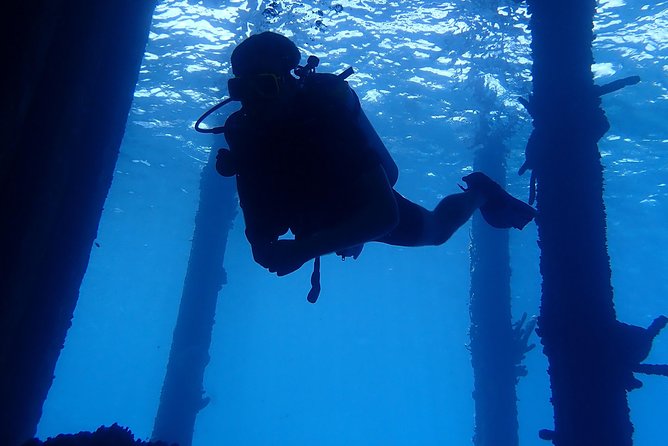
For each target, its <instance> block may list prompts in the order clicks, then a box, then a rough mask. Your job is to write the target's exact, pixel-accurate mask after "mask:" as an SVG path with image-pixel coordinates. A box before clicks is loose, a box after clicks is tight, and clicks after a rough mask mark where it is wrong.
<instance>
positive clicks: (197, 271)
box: [152, 150, 237, 446]
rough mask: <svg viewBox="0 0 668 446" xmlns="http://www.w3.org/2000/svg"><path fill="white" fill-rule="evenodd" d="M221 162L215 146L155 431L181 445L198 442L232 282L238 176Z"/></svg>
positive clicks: (206, 173)
mask: <svg viewBox="0 0 668 446" xmlns="http://www.w3.org/2000/svg"><path fill="white" fill-rule="evenodd" d="M215 165H216V151H215V150H212V152H211V156H210V159H209V162H208V164H207V165H206V166H205V167H204V169H203V170H202V178H201V182H200V202H199V209H198V210H197V216H196V217H195V231H194V234H193V242H192V248H191V250H190V260H189V262H188V271H187V273H186V278H185V281H184V285H183V294H182V296H181V305H180V307H179V314H178V317H177V321H176V327H175V328H174V335H173V338H172V348H171V350H170V353H169V362H168V364H167V373H166V375H165V381H164V384H163V387H162V394H161V397H160V406H159V407H158V413H157V416H156V418H155V424H154V427H153V434H152V438H153V439H154V440H162V441H165V442H168V443H178V444H179V446H190V445H191V444H192V438H193V431H194V429H195V419H196V417H197V413H198V412H199V411H200V410H201V409H202V408H204V407H205V406H206V405H207V403H208V398H205V397H204V384H203V381H204V370H205V368H206V366H207V364H208V363H209V347H210V345H211V331H212V330H213V325H214V318H215V314H216V303H217V301H218V292H219V291H220V289H221V288H222V286H223V284H224V283H226V275H225V269H224V268H223V260H224V258H225V247H226V246H227V237H228V234H229V231H230V229H231V228H232V223H233V222H234V218H235V217H236V214H237V200H236V198H235V195H236V186H235V182H234V180H233V179H230V178H223V177H221V176H220V175H218V173H217V172H216V169H215Z"/></svg>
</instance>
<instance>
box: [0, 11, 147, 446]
mask: <svg viewBox="0 0 668 446" xmlns="http://www.w3.org/2000/svg"><path fill="white" fill-rule="evenodd" d="M154 7H155V5H154V1H135V0H119V1H114V2H91V1H87V0H72V1H46V0H43V1H39V0H38V1H31V2H25V3H21V2H12V3H10V4H8V5H5V6H4V10H3V13H2V27H1V28H2V32H3V33H4V35H3V38H2V39H1V40H2V45H4V46H3V50H5V49H6V51H3V54H4V55H5V56H4V57H5V61H6V65H7V66H8V67H11V69H9V70H6V71H5V73H4V74H5V75H6V76H7V77H6V78H5V85H6V86H7V95H6V97H5V98H4V100H3V103H2V105H1V106H0V111H1V113H2V119H0V136H2V140H3V144H2V146H1V148H0V208H1V209H2V214H3V217H2V219H0V246H1V247H2V248H1V249H2V254H1V255H0V444H3V445H8V446H13V445H16V444H19V443H21V442H23V441H25V440H27V439H29V438H31V437H32V436H33V435H34V433H35V430H36V427H37V423H38V421H39V419H40V416H41V411H42V405H43V402H44V399H45V398H46V395H47V393H48V391H49V388H50V387H51V383H52V380H53V373H54V369H55V365H56V361H57V359H58V356H59V354H60V350H61V348H62V346H63V344H64V342H65V335H66V333H67V330H68V328H69V326H70V323H71V318H72V314H73V311H74V308H75V306H76V302H77V299H78V295H79V287H80V285H81V280H82V278H83V275H84V272H85V270H86V267H87V265H88V258H89V255H90V250H91V247H92V245H93V242H94V240H95V237H96V233H97V228H98V224H99V220H100V216H101V213H102V207H103V205H104V201H105V199H106V196H107V193H108V190H109V186H110V184H111V179H112V176H113V172H114V167H115V165H116V159H117V157H118V150H119V146H120V143H121V140H122V137H123V134H124V131H125V124H126V121H127V116H128V110H129V109H130V105H131V103H132V96H133V92H134V88H135V84H136V83H137V76H138V73H139V67H140V64H141V60H142V56H143V53H144V48H145V46H146V41H147V38H148V33H149V28H150V23H151V18H152V15H153V10H154ZM118 30H123V32H120V33H119V32H118Z"/></svg>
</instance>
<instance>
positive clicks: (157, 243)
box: [38, 0, 668, 446]
mask: <svg viewBox="0 0 668 446" xmlns="http://www.w3.org/2000/svg"><path fill="white" fill-rule="evenodd" d="M214 3H217V2H213V1H205V2H204V3H202V2H199V3H196V2H194V1H190V2H189V1H185V0H175V1H163V2H162V3H161V4H160V5H159V6H158V8H157V10H156V15H155V19H154V23H153V27H152V31H151V35H150V41H149V43H148V46H147V52H146V55H145V58H144V63H143V67H142V71H141V74H140V81H139V83H138V85H137V90H136V93H135V101H134V104H133V107H132V110H131V112H130V116H129V120H128V126H127V131H126V135H125V139H124V141H123V145H122V147H121V154H120V158H119V161H118V165H117V168H116V174H115V178H114V183H113V185H112V188H111V190H110V193H109V197H108V199H107V203H106V205H105V210H104V214H103V217H102V221H101V224H100V230H99V235H98V239H97V243H98V244H99V247H97V246H96V247H94V248H93V253H92V257H91V262H90V265H89V268H88V272H87V274H86V277H85V280H84V283H83V285H82V288H81V296H80V299H79V305H78V307H77V309H76V312H75V318H74V321H73V325H72V328H71V329H70V332H69V334H68V338H67V341H66V345H65V349H64V350H63V353H62V355H61V358H60V361H59V363H58V367H57V369H56V378H55V381H54V384H53V387H52V389H51V392H50V394H49V398H48V400H47V402H46V405H45V407H44V416H43V419H42V422H41V424H40V427H39V432H38V435H39V436H40V437H42V438H43V437H46V436H51V435H55V434H57V433H59V432H78V431H79V430H93V429H95V428H96V427H98V426H99V425H101V424H107V425H108V424H111V423H113V422H118V423H120V424H122V425H125V426H128V427H130V428H131V429H132V430H133V431H134V433H135V434H136V435H137V437H139V438H143V439H146V438H148V436H149V435H150V433H151V430H152V426H153V420H154V417H155V413H156V410H157V405H158V401H159V395H160V390H161V386H162V380H163V378H164V373H165V366H166V363H167V358H168V354H169V348H170V342H171V335H172V329H173V325H174V322H175V319H176V314H177V310H178V304H179V299H180V296H181V289H182V285H183V278H184V276H185V271H186V265H187V261H188V255H189V251H190V239H191V237H192V231H193V222H194V215H195V211H196V207H197V201H198V185H199V175H200V170H201V168H202V166H203V163H204V161H205V160H206V159H207V156H208V151H209V150H211V148H212V139H211V138H210V137H208V136H204V135H199V134H196V133H195V132H193V131H192V124H193V123H194V120H195V119H196V118H197V117H198V116H199V115H200V114H201V112H202V111H204V110H205V109H206V108H208V107H209V106H211V105H213V104H215V103H216V102H217V101H219V100H220V99H222V98H223V97H224V96H225V94H226V92H225V82H226V80H227V78H228V77H229V76H230V74H229V63H228V61H229V55H230V53H231V51H232V49H233V47H234V45H236V44H237V43H239V42H240V41H241V40H243V38H244V37H245V36H247V35H249V34H250V33H251V32H258V31H261V30H274V31H278V32H281V33H283V34H285V35H287V36H289V37H291V38H292V39H293V40H294V41H295V42H296V43H297V45H298V46H299V47H300V49H301V50H302V53H303V55H304V59H303V61H305V57H306V56H307V55H309V54H315V55H317V56H318V57H320V58H321V66H320V68H319V69H320V71H323V72H340V71H342V70H343V69H344V68H346V67H347V66H349V65H351V66H353V67H354V68H355V70H356V74H355V75H354V76H352V77H351V78H350V79H349V82H350V84H351V85H352V86H353V87H354V88H355V90H356V91H357V93H358V95H359V96H360V98H361V99H362V103H363V107H364V109H365V110H366V112H367V115H368V116H369V117H370V119H371V120H372V122H373V123H374V125H375V126H376V128H377V130H378V133H379V134H380V135H381V136H382V138H383V140H384V141H385V143H386V145H387V146H388V148H389V150H390V151H391V152H392V154H393V156H394V157H395V159H396V161H397V163H398V164H399V167H400V169H401V174H400V179H399V183H398V185H397V189H398V190H399V191H400V192H402V193H403V194H404V195H406V196H407V197H409V198H411V199H413V200H415V201H418V202H420V203H422V204H423V205H425V206H427V207H430V208H431V207H433V206H434V205H435V204H436V203H437V202H438V201H439V199H440V198H442V197H443V196H444V195H447V194H450V193H454V192H457V191H458V187H457V182H458V181H459V180H460V177H461V176H462V175H463V174H466V173H467V172H469V171H470V170H471V163H472V155H473V150H474V149H475V133H476V131H477V120H478V117H479V113H481V112H484V111H481V110H485V109H487V110H491V112H493V113H494V116H495V118H494V122H495V123H496V124H495V125H497V126H502V127H504V128H508V129H510V131H511V134H512V137H511V138H510V139H509V140H508V141H507V144H508V146H509V147H510V154H509V158H508V169H509V175H508V178H509V184H508V189H509V190H510V191H511V192H512V193H514V194H516V195H519V196H521V197H525V198H526V197H528V175H527V176H524V177H519V176H517V175H516V174H515V172H516V171H517V169H518V167H519V166H520V165H521V163H522V162H523V153H524V145H525V142H526V139H527V137H528V134H529V132H530V129H531V127H530V121H529V117H528V114H527V113H526V112H525V110H523V108H522V106H521V105H520V104H519V103H518V102H517V100H516V98H517V97H518V96H525V97H526V95H528V93H529V92H530V91H531V83H530V82H531V73H530V69H531V68H530V67H531V54H530V48H529V44H530V32H529V30H528V29H527V24H528V16H527V10H526V6H524V5H523V4H518V3H515V2H512V1H510V0H509V1H498V2H497V1H492V0H487V1H485V0H471V1H459V2H453V3H448V2H417V1H406V0H402V1H398V0H397V1H361V0H357V1H355V0H345V1H334V2H329V1H317V0H308V1H305V2H292V1H275V2H262V1H260V2H253V1H251V2H246V1H229V2H224V3H225V4H226V5H227V6H224V7H218V6H217V5H215V4H214ZM598 11H599V13H598V16H597V19H596V25H595V32H596V34H597V38H596V41H595V44H594V46H595V59H596V65H594V66H593V71H594V73H595V77H596V81H597V83H600V84H602V83H606V82H609V81H611V80H614V79H617V78H621V77H625V76H631V75H640V76H641V78H642V82H641V83H640V84H639V85H637V86H634V87H629V88H626V89H624V90H621V91H619V92H616V93H613V94H610V95H608V96H605V97H604V102H603V105H604V108H605V110H606V112H607V115H608V117H609V120H610V123H611V129H610V131H609V132H608V134H607V135H606V136H605V137H604V139H602V140H601V142H600V150H601V153H602V155H603V163H604V165H605V168H606V169H605V180H606V189H605V201H606V206H607V211H608V238H609V251H610V256H611V261H612V270H613V277H612V279H613V285H614V288H615V299H616V308H617V312H618V316H619V318H620V319H621V320H623V321H625V322H629V323H634V324H639V325H647V324H649V323H650V322H651V320H652V319H653V318H654V317H655V316H656V315H658V314H660V313H663V314H666V313H668V302H667V300H666V296H668V284H667V282H666V280H665V276H666V274H667V273H668V256H666V255H665V251H666V250H667V249H668V231H666V228H665V225H666V224H667V223H668V193H667V187H666V182H667V181H668V124H667V122H668V91H667V88H668V82H667V81H666V79H667V78H668V62H667V59H668V31H667V29H668V2H665V1H664V2H657V3H651V2H646V1H640V0H626V1H625V0H610V1H601V2H600V4H599V8H598ZM119 32H122V30H119ZM481 86H482V87H483V88H480V87H481ZM481 91H484V92H485V97H486V99H485V100H484V101H483V99H482V96H481V95H480V94H479V93H480V92H481ZM476 92H477V93H476ZM483 102H484V103H485V104H487V105H484V104H483ZM486 107H487V108H486ZM490 107H491V108H490ZM229 111H231V109H230V110H229ZM91 112H94V111H91ZM468 245H469V228H468V226H466V227H464V228H462V229H461V230H460V231H459V232H458V233H457V234H456V235H455V237H454V238H453V239H452V240H450V241H449V242H448V243H447V244H446V245H444V246H441V247H437V248H413V249H405V248H396V247H388V246H380V245H368V246H367V247H366V248H365V251H364V253H363V255H362V256H361V258H359V259H358V260H357V261H352V260H348V261H346V262H341V260H340V259H338V258H335V257H332V256H330V257H327V258H325V259H323V267H322V269H323V277H322V285H323V291H322V294H321V297H320V300H319V302H318V303H317V304H316V305H310V304H308V303H306V300H305V295H306V292H307V291H308V288H309V274H310V269H309V268H308V267H305V268H303V269H302V270H300V271H299V272H297V273H295V274H293V275H291V276H289V277H284V278H276V277H275V276H273V275H271V274H269V273H267V272H266V271H264V270H263V269H262V268H261V267H259V266H257V265H255V264H254V263H253V261H252V258H251V254H250V250H249V247H248V245H247V243H246V241H245V239H244V236H243V222H242V221H241V219H240V218H238V219H237V221H236V222H235V225H234V229H233V231H232V232H231V234H230V239H229V243H228V249H227V255H226V259H225V267H226V269H227V273H228V280H229V284H228V285H227V286H225V287H224V288H223V291H222V292H221V294H220V299H219V303H218V310H217V316H216V325H215V329H214V333H213V345H212V348H211V363H210V365H209V367H208V369H207V373H206V378H205V380H206V382H205V389H206V395H207V396H209V397H210V398H211V402H210V404H209V405H208V406H207V407H206V408H205V409H204V410H203V411H202V412H201V413H200V415H199V417H198V421H197V426H196V434H195V442H194V444H195V445H205V444H232V445H237V446H241V445H276V444H284V445H307V444H308V445H312V444H317V445H342V444H349V445H354V444H360V445H369V444H371V445H373V444H383V445H418V444H419V445H436V444H469V442H470V441H471V437H472V433H473V413H474V407H473V401H472V398H471V391H472V386H473V383H472V370H471V365H470V357H469V353H468V351H467V348H466V344H467V342H468V325H469V315H468V302H467V301H468V286H469V258H468ZM511 255H512V269H513V281H512V296H513V313H514V317H515V318H516V319H517V318H519V316H520V315H521V314H522V313H523V312H525V311H526V312H527V313H529V314H530V315H535V314H537V313H538V306H539V299H540V275H539V272H538V249H537V246H536V230H535V226H534V224H533V223H532V224H531V225H530V226H529V227H527V228H526V229H525V230H524V231H522V232H517V231H515V232H513V233H512V235H511ZM667 337H668V335H664V336H663V338H659V340H658V341H657V342H656V345H655V348H654V351H653V353H652V354H651V356H650V358H649V359H648V362H654V363H659V362H667V361H668V339H666V338H667ZM533 340H534V342H538V339H537V337H536V336H535V335H534V339H533ZM527 366H528V369H529V376H528V377H526V378H523V379H522V380H521V382H520V384H519V386H518V397H519V400H520V401H519V410H520V438H521V443H522V444H523V445H542V444H544V442H543V441H542V440H539V439H538V438H537V430H538V429H541V428H551V427H552V426H553V424H552V412H551V407H550V405H549V385H548V380H547V375H546V361H545V359H544V357H543V356H542V353H541V351H540V348H537V349H535V350H534V351H532V352H531V353H529V355H528V358H527ZM641 379H642V380H643V381H644V382H645V387H644V388H643V389H641V390H637V391H634V392H632V393H631V395H630V398H629V399H630V404H631V409H632V418H633V421H634V423H635V426H636V436H635V438H636V444H637V445H641V446H650V445H655V444H657V441H658V442H659V443H660V442H661V441H663V439H665V433H666V431H665V411H664V409H665V398H666V397H667V396H668V380H666V379H665V378H664V379H662V378H641Z"/></svg>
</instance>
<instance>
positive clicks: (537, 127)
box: [527, 0, 633, 446]
mask: <svg viewBox="0 0 668 446" xmlns="http://www.w3.org/2000/svg"><path fill="white" fill-rule="evenodd" d="M595 7H596V2H595V1H593V0H529V8H530V13H531V23H530V26H531V31H532V49H533V59H534V63H533V82H534V85H533V95H532V97H531V100H530V102H529V103H528V108H529V111H530V112H531V114H532V116H533V118H534V131H533V133H532V135H531V138H530V141H529V144H528V146H527V166H528V167H529V168H532V169H533V170H534V175H535V178H536V180H537V184H538V194H537V204H538V211H539V215H538V217H537V219H536V221H537V224H538V234H539V245H540V248H541V257H540V269H541V273H542V276H543V287H542V290H543V294H542V304H541V311H540V318H539V321H538V326H539V335H540V336H541V338H542V344H543V346H544V352H545V354H546V355H547V357H548V360H549V374H550V382H551V387H552V404H553V406H554V420H555V428H554V430H545V431H542V432H541V436H542V438H544V439H550V440H552V441H553V442H554V444H555V445H558V446H585V445H586V446H593V445H605V446H629V445H631V444H632V433H633V426H632V424H631V422H630V420H629V409H628V403H627V399H626V391H625V388H624V372H623V370H622V369H621V366H620V363H619V361H618V360H616V359H615V345H614V343H613V340H614V339H615V338H616V336H615V331H614V330H615V326H616V321H615V310H614V306H613V291H612V286H611V272H610V260H609V257H608V251H607V245H606V214H605V207H604V203H603V168H602V165H601V161H600V154H599V151H598V147H597V142H598V140H599V139H600V138H601V136H603V134H604V133H605V132H606V131H607V129H608V124H607V120H606V118H605V115H604V113H603V110H602V109H601V107H600V99H599V97H598V95H597V94H596V92H595V88H594V82H593V76H592V72H591V65H592V63H593V55H592V40H593V31H592V28H593V17H594V13H595Z"/></svg>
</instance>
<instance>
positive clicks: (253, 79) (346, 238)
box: [195, 32, 535, 302]
mask: <svg viewBox="0 0 668 446" xmlns="http://www.w3.org/2000/svg"><path fill="white" fill-rule="evenodd" d="M300 60H301V55H300V52H299V50H298V48H297V46H296V45H295V44H294V43H293V42H292V41H290V40H289V39H288V38H286V37H284V36H282V35H280V34H276V33H272V32H263V33H260V34H255V35H252V36H250V37H249V38H247V39H246V40H244V41H243V42H242V43H240V44H239V45H238V46H237V47H236V48H235V49H234V51H233V52H232V56H231V64H232V72H233V74H234V76H235V77H234V78H233V79H230V80H229V81H228V88H229V93H230V98H229V99H228V100H226V101H224V102H223V103H221V104H218V106H216V107H214V108H213V109H211V110H209V111H208V112H207V113H205V114H204V115H203V116H202V117H201V118H200V119H199V120H198V121H197V123H196V125H195V128H196V129H198V130H199V131H204V132H211V133H224V134H225V138H226V140H227V142H228V144H229V150H227V149H221V150H220V151H219V152H218V157H217V164H216V168H217V170H218V172H219V173H220V174H221V175H224V176H236V180H237V187H238V194H239V201H240V204H241V208H242V211H243V216H244V221H245V225H246V237H247V239H248V241H249V242H250V245H251V248H252V252H253V257H254V259H255V261H256V262H257V263H259V264H260V265H262V266H263V267H264V268H266V269H268V270H269V271H270V272H273V273H276V274H277V275H279V276H283V275H286V274H290V273H292V272H293V271H295V270H297V269H299V268H300V267H301V266H302V265H303V264H304V263H305V262H307V261H309V260H311V259H315V260H316V264H315V268H316V270H317V269H318V268H319V258H320V256H322V255H325V254H329V253H337V254H338V255H340V256H341V257H343V258H344V259H345V258H346V257H353V258H357V256H359V254H360V252H361V251H362V247H363V245H364V244H365V243H367V242H372V241H375V242H381V243H387V244H390V245H398V246H426V245H440V244H442V243H444V242H445V241H446V240H448V239H449V238H450V236H452V234H453V233H454V232H455V231H456V230H457V229H458V228H459V227H461V226H462V225H463V224H464V223H465V222H466V221H467V220H468V219H469V218H470V217H471V215H472V214H473V212H474V211H475V210H476V209H480V210H481V212H482V215H483V217H484V218H485V220H486V221H487V222H488V223H489V224H491V225H492V226H494V227H497V228H510V227H515V228H518V229H522V228H523V227H524V226H525V225H526V224H527V223H528V222H529V221H531V220H532V219H533V217H534V215H535V210H534V209H533V208H532V207H531V206H529V205H528V204H526V203H523V202H521V201H520V200H517V199H515V198H513V197H512V196H510V195H509V194H508V193H506V192H505V191H504V190H503V189H502V188H501V186H499V185H498V184H497V183H495V182H494V181H492V180H491V179H490V178H488V177H487V176H486V175H484V174H482V173H480V172H474V173H472V174H470V175H467V176H465V177H464V178H463V181H464V182H465V183H466V184H467V187H466V188H463V187H462V192H461V193H457V194H453V195H449V196H446V197H445V198H443V199H442V200H441V202H440V203H438V205H437V206H436V208H435V209H434V210H431V211H430V210H427V209H425V208H424V207H422V206H420V205H418V204H416V203H413V202H412V201H410V200H408V199H406V198H404V197H403V196H402V195H401V194H399V193H398V192H397V191H396V190H394V189H393V186H394V185H395V183H396V182H397V178H398V168H397V166H396V164H395V163H394V161H393V160H392V157H391V156H390V154H389V152H388V151H387V149H386V148H385V146H384V144H383V143H382V141H381V140H380V138H379V136H378V135H377V133H376V132H375V130H374V129H373V127H372V126H371V124H370V123H369V120H368V119H367V117H366V115H365V114H364V112H363V111H362V109H361V106H360V102H359V99H358V97H357V95H356V94H355V92H354V91H353V90H352V89H351V88H350V87H349V86H348V83H347V82H346V81H345V78H346V77H347V76H348V75H349V74H351V73H352V69H348V70H346V71H344V72H343V73H341V74H340V75H334V74H323V73H315V67H316V66H317V65H318V59H317V58H316V57H315V56H311V57H309V59H308V63H307V64H306V65H305V66H299V62H300ZM293 70H294V75H293V74H292V73H291V72H292V71H293ZM230 100H239V101H241V109H240V110H239V111H237V112H235V113H233V114H232V115H230V117H229V118H228V119H227V121H226V122H225V125H224V126H223V127H218V128H213V129H211V128H202V127H200V124H201V122H202V121H203V120H204V119H205V118H206V117H207V116H208V115H209V114H210V113H212V112H213V111H215V110H216V109H217V108H219V107H220V106H222V105H223V104H225V103H227V102H228V101H230ZM460 187H461V186H460ZM288 230H290V231H291V232H292V234H293V235H294V238H293V239H285V238H283V239H281V238H280V237H281V236H283V235H284V234H286V233H287V232H288ZM316 272H317V271H316ZM314 276H315V272H314ZM312 282H314V286H319V285H318V284H317V279H316V280H312ZM312 291H313V290H312ZM315 298H317V291H316V293H315V297H313V296H310V297H309V300H310V301H312V302H313V301H315Z"/></svg>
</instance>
